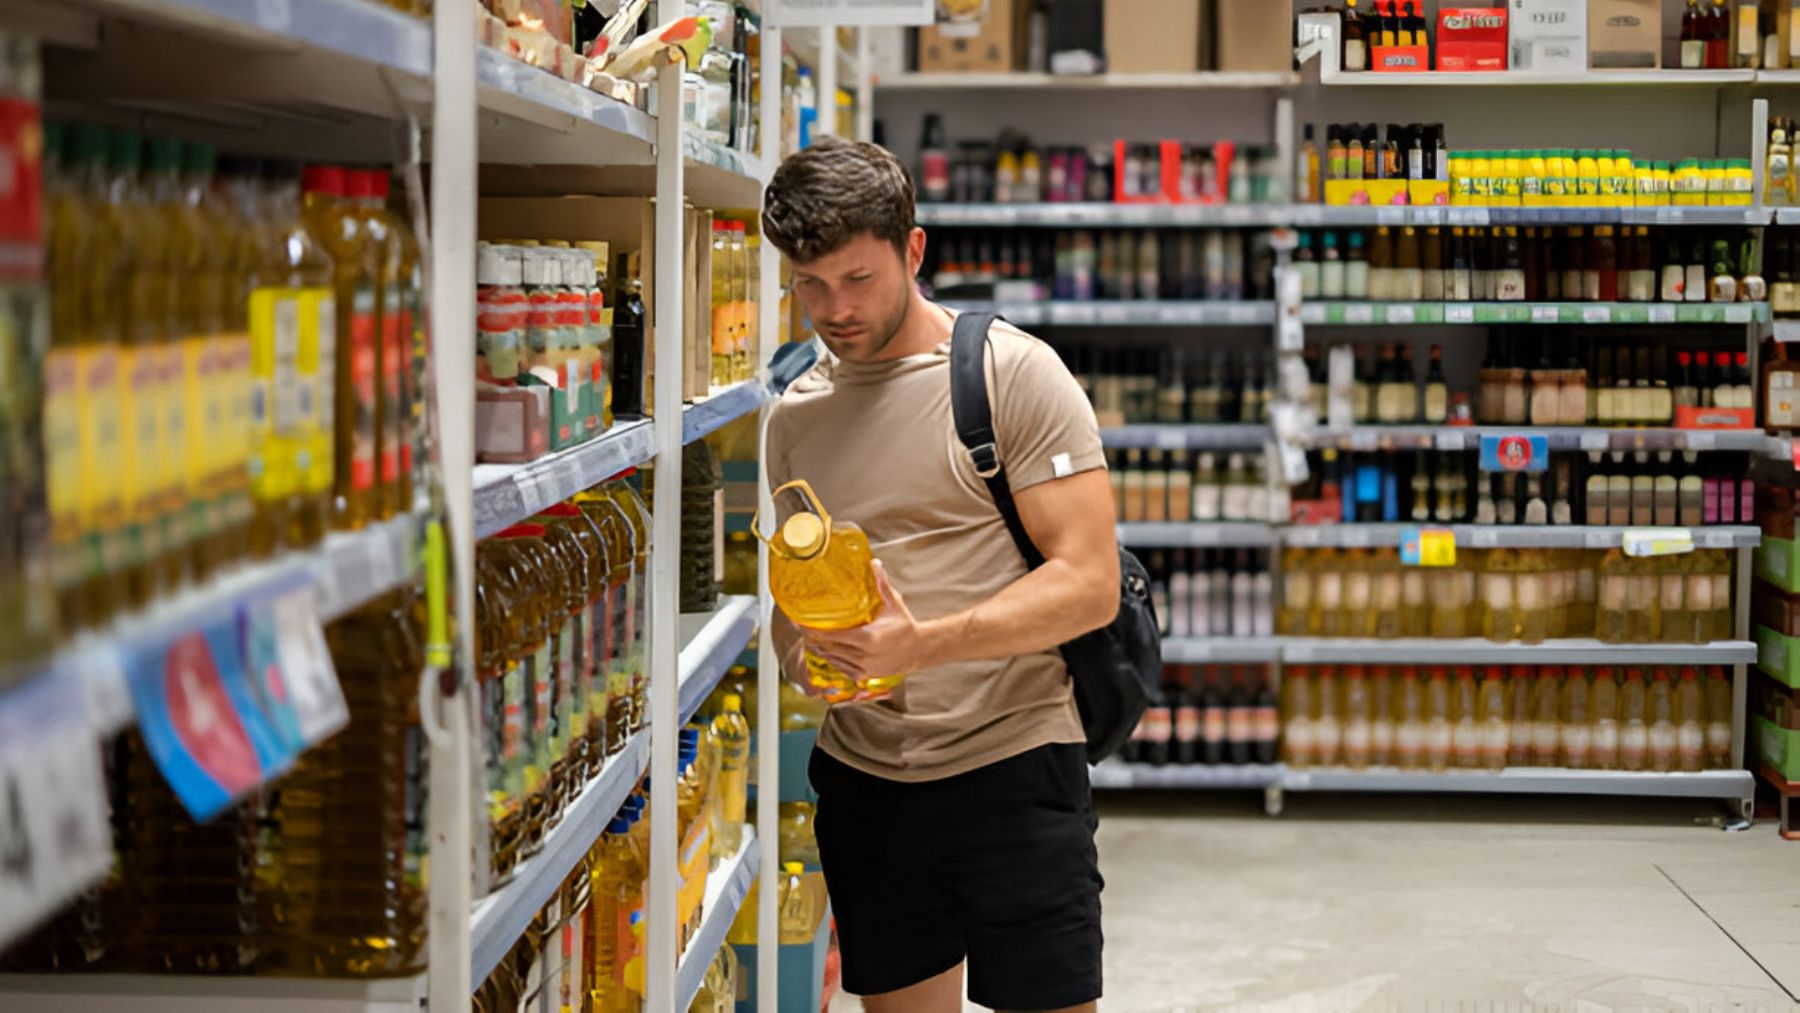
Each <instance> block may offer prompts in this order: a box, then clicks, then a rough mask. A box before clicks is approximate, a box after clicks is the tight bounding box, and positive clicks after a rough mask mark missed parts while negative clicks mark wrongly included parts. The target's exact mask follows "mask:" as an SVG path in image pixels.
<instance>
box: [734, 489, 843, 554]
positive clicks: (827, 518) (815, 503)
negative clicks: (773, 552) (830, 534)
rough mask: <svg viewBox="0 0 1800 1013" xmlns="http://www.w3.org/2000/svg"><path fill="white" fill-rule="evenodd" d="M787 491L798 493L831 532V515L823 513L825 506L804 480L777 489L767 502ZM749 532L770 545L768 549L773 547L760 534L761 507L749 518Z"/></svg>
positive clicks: (772, 544) (761, 533)
mask: <svg viewBox="0 0 1800 1013" xmlns="http://www.w3.org/2000/svg"><path fill="white" fill-rule="evenodd" d="M789 490H794V491H797V492H799V493H800V495H801V496H802V497H803V498H804V499H805V500H806V502H807V505H808V506H809V507H811V509H812V512H813V513H816V514H818V515H819V520H821V521H824V522H825V530H826V531H830V530H831V515H830V514H828V513H826V512H825V504H823V503H820V502H819V496H818V494H817V493H815V492H813V488H812V485H811V484H810V483H808V482H807V481H806V479H803V478H797V479H794V480H793V481H792V482H789V483H788V484H786V485H784V486H780V487H778V488H777V489H776V490H775V491H774V492H772V493H770V494H769V501H770V502H771V503H772V502H774V501H775V497H777V496H779V495H781V494H782V493H784V492H787V491H789ZM750 530H751V532H752V533H753V534H755V535H756V537H757V538H758V539H760V540H761V541H763V542H766V543H768V544H769V545H770V547H773V546H774V543H773V542H770V541H769V539H768V538H767V537H766V536H764V535H763V532H762V508H761V507H758V508H757V510H756V512H755V513H754V514H752V515H751V516H750Z"/></svg>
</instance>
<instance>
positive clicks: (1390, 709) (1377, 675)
mask: <svg viewBox="0 0 1800 1013" xmlns="http://www.w3.org/2000/svg"><path fill="white" fill-rule="evenodd" d="M1369 710H1370V712H1371V715H1372V716H1371V718H1370V720H1369V763H1370V764H1372V765H1374V766H1377V767H1390V766H1393V764H1394V677H1393V672H1392V670H1391V669H1390V668H1389V667H1388V666H1386V665H1376V666H1375V667H1374V668H1373V669H1372V670H1370V672H1369Z"/></svg>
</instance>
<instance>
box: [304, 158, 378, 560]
mask: <svg viewBox="0 0 1800 1013" xmlns="http://www.w3.org/2000/svg"><path fill="white" fill-rule="evenodd" d="M303 186H304V189H305V195H306V197H305V215H306V226H307V230H308V231H309V232H311V233H312V235H313V238H314V240H315V241H316V242H317V243H318V244H319V245H320V246H322V247H324V249H325V251H326V252H327V253H329V254H330V255H331V259H332V263H333V265H334V271H333V278H332V292H333V296H334V301H335V305H336V310H337V313H336V321H335V323H336V331H337V333H336V336H335V340H334V342H333V351H334V361H333V366H332V402H333V418H334V420H335V426H334V428H335V433H334V438H333V442H332V474H333V476H334V481H333V488H332V526H333V527H335V528H338V529H356V528H361V527H362V526H363V525H365V524H367V523H369V522H370V521H371V520H373V519H375V518H376V517H378V516H379V515H380V507H381V492H380V490H379V488H378V484H379V483H378V478H379V472H380V463H379V460H378V458H377V451H378V447H377V441H376V432H377V430H378V429H379V419H380V417H381V415H380V412H381V406H380V401H379V397H380V395H379V383H380V375H379V370H380V361H381V350H380V334H381V330H380V328H381V303H380V297H381V290H380V284H381V282H380V272H381V263H380V260H379V257H380V255H381V252H382V251H381V249H380V247H379V246H377V245H376V244H375V243H373V242H371V239H370V235H369V232H368V230H367V228H366V227H365V223H364V220H363V215H362V213H361V210H360V209H359V208H358V207H357V206H356V205H355V204H354V203H352V202H351V201H350V199H349V188H348V187H349V184H348V180H347V178H346V175H345V172H344V170H343V169H340V168H338V167H336V166H329V165H315V166H309V167H307V170H306V176H305V181H304V184H303Z"/></svg>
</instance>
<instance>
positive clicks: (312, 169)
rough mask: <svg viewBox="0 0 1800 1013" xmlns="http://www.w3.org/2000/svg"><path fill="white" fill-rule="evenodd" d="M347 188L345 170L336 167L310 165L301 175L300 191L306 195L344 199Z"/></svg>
mask: <svg viewBox="0 0 1800 1013" xmlns="http://www.w3.org/2000/svg"><path fill="white" fill-rule="evenodd" d="M346 186H347V183H346V180H345V178H344V170H343V169H341V168H339V167H338V166H335V165H309V166H307V167H306V169H305V170H304V171H303V172H302V173H301V174H300V189H301V190H302V191H304V192H306V193H322V194H325V195H327V196H330V197H342V196H344V192H345V189H346Z"/></svg>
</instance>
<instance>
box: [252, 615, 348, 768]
mask: <svg viewBox="0 0 1800 1013" xmlns="http://www.w3.org/2000/svg"><path fill="white" fill-rule="evenodd" d="M269 612H270V614H271V616H272V617H273V619H274V625H275V657H276V659H277V662H278V663H279V665H280V666H281V679H282V682H283V683H284V685H285V688H286V693H287V699H288V700H289V701H290V702H291V703H292V706H293V709H294V717H295V719H296V720H297V721H298V723H299V727H300V735H301V737H302V738H303V739H304V740H305V741H306V742H308V743H316V742H320V741H322V740H324V739H325V738H326V737H328V736H330V735H332V734H333V733H335V732H336V731H337V730H338V729H340V728H342V727H344V725H345V724H346V723H348V722H349V720H350V710H349V707H348V706H347V705H346V704H345V702H344V688H343V686H342V685H341V684H340V683H339V682H338V676H337V669H336V667H334V666H333V665H332V663H331V651H330V650H329V649H328V648H327V647H326V646H325V631H324V629H323V628H322V627H321V626H320V624H319V618H318V616H317V615H316V614H315V613H314V611H313V602H312V598H311V597H310V596H308V595H305V594H299V593H296V594H288V595H283V596H282V597H280V598H277V599H275V600H274V601H273V602H271V603H270V605H269Z"/></svg>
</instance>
